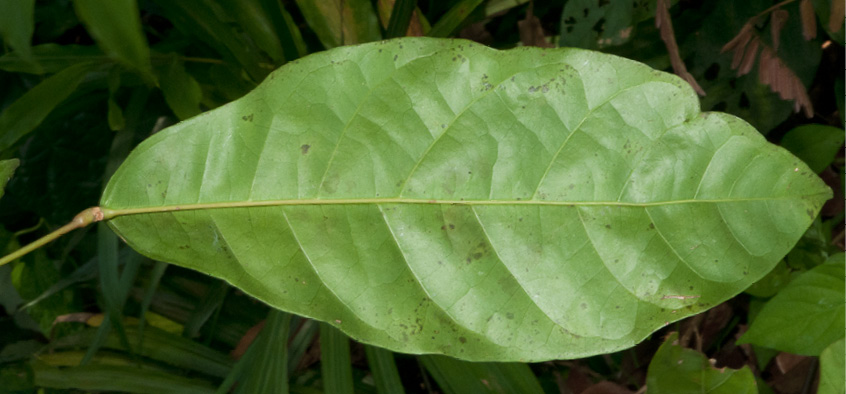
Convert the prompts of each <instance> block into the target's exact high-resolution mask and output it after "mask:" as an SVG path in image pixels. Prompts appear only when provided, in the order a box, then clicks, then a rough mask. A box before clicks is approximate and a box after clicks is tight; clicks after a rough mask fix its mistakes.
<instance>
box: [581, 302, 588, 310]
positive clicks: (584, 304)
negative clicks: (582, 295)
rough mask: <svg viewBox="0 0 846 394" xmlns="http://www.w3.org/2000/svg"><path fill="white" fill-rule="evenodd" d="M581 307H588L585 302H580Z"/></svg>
mask: <svg viewBox="0 0 846 394" xmlns="http://www.w3.org/2000/svg"><path fill="white" fill-rule="evenodd" d="M579 307H581V308H582V309H587V304H586V303H584V302H583V303H581V304H579Z"/></svg>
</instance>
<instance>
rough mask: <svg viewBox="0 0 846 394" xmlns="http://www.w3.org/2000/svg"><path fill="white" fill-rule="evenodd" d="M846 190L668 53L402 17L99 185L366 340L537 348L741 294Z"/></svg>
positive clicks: (130, 218)
mask: <svg viewBox="0 0 846 394" xmlns="http://www.w3.org/2000/svg"><path fill="white" fill-rule="evenodd" d="M829 197H830V190H829V189H828V188H827V187H826V186H825V185H824V184H823V183H822V181H821V180H819V179H818V178H817V177H816V175H814V174H813V173H812V172H811V171H809V170H808V168H807V166H805V165H804V164H803V163H801V162H800V161H799V160H798V159H796V158H795V157H793V156H792V155H791V154H789V153H788V152H787V151H785V150H783V149H781V148H779V147H777V146H774V145H771V144H769V143H767V142H766V141H765V139H764V138H763V137H762V136H761V135H760V134H759V133H758V132H757V131H756V130H755V129H753V128H752V127H751V126H749V125H748V124H747V123H745V122H743V121H742V120H740V119H737V118H734V117H732V116H729V115H726V114H722V113H700V112H699V104H698V101H697V98H696V96H695V94H694V93H693V92H692V91H691V89H690V87H689V86H688V85H687V84H686V83H685V82H684V81H682V80H680V79H679V78H677V77H675V76H673V75H671V74H667V73H663V72H658V71H655V70H652V69H650V68H648V67H647V66H645V65H642V64H639V63H636V62H633V61H630V60H626V59H623V58H619V57H615V56H611V55H605V54H601V53H597V52H591V51H585V50H578V49H552V50H544V49H539V48H517V49H513V50H508V51H498V50H493V49H490V48H486V47H483V46H479V45H476V44H473V43H471V42H468V41H461V40H439V39H426V38H405V39H398V40H392V41H385V42H379V43H371V44H365V45H360V46H354V47H342V48H337V49H334V50H330V51H327V52H323V53H319V54H316V55H312V56H309V57H307V58H303V59H301V60H299V61H295V62H292V63H289V64H288V65H286V66H284V67H282V68H281V69H279V70H277V71H276V72H274V73H273V74H271V75H270V76H269V77H268V79H267V80H266V81H265V82H263V83H262V84H261V86H259V87H258V88H257V89H255V90H254V91H253V92H252V93H250V94H248V95H247V96H245V97H243V98H242V99H239V100H237V101H235V102H232V103H230V104H228V105H226V106H224V107H221V108H219V109H216V110H214V111H211V112H208V113H206V114H203V115H200V116H197V117H195V118H192V119H189V120H187V121H185V122H182V123H179V124H177V125H175V126H173V127H171V128H169V129H167V130H164V131H162V132H160V133H158V134H157V135H155V136H153V137H152V138H150V139H149V140H147V141H145V142H144V143H142V144H141V145H140V146H139V147H138V148H137V149H136V150H135V151H134V152H133V153H132V154H131V155H130V157H129V158H128V159H127V160H126V162H125V163H124V164H123V166H122V167H121V168H120V169H119V170H118V171H117V173H116V174H115V176H114V177H113V178H112V179H111V181H110V182H109V184H108V187H107V188H106V191H105V192H104V195H103V199H102V201H101V205H102V207H103V208H104V211H105V212H107V217H114V219H112V220H110V222H109V223H110V225H111V226H112V228H113V229H114V230H115V231H116V232H117V233H118V234H120V235H121V236H122V237H123V238H124V239H125V240H126V241H127V242H128V243H129V244H130V245H131V246H132V247H134V248H135V249H137V250H139V251H140V252H141V253H143V254H145V255H147V256H150V257H152V258H154V259H158V260H162V261H167V262H171V263H174V264H178V265H181V266H184V267H188V268H191V269H195V270H198V271H202V272H206V273H208V274H210V275H213V276H216V277H219V278H223V279H225V280H227V281H228V282H230V283H232V284H233V285H235V286H237V287H238V288H240V289H242V290H243V291H245V292H247V293H249V294H251V295H253V296H255V297H257V298H259V299H261V300H263V301H265V302H267V303H268V304H270V305H272V306H274V307H277V308H279V309H283V310H286V311H290V312H294V313H297V314H300V315H304V316H309V317H313V318H316V319H319V320H323V321H326V322H329V323H330V324H333V325H335V326H337V327H338V328H340V329H341V330H343V331H344V332H345V333H347V334H348V335H350V336H352V337H353V338H355V339H357V340H360V341H363V342H367V343H372V344H375V345H378V346H382V347H386V348H389V349H392V350H396V351H401V352H407V353H440V354H446V355H450V356H454V357H458V358H462V359H467V360H498V361H509V360H514V361H535V360H547V359H559V358H575V357H584V356H587V355H592V354H599V353H607V352H611V351H615V350H618V349H622V348H626V347H629V346H632V345H634V344H635V343H637V342H638V341H640V340H642V339H643V338H644V337H646V336H647V335H649V334H650V333H651V332H653V331H654V330H656V329H658V328H660V327H662V326H664V325H666V324H667V323H669V322H672V321H675V320H678V319H681V318H683V317H686V316H689V315H692V314H695V313H699V312H701V311H703V310H706V309H708V308H710V307H712V306H714V305H716V304H718V303H720V302H722V301H724V300H726V299H728V298H730V297H732V296H733V295H735V294H737V293H739V292H740V291H742V290H743V289H744V288H746V287H748V286H749V285H750V284H751V283H753V282H754V281H756V280H757V279H759V278H761V277H762V276H763V275H764V274H766V273H767V272H768V271H769V270H770V269H772V268H773V267H774V266H775V264H776V263H777V262H778V261H779V259H780V258H781V257H783V256H784V255H785V254H786V253H787V252H788V251H789V250H790V248H791V247H792V245H793V244H794V243H795V242H796V240H797V239H798V238H799V237H800V236H801V235H802V233H803V232H804V230H805V228H806V227H807V226H808V225H809V224H810V223H811V220H812V219H813V218H814V217H815V216H816V214H817V212H818V211H819V209H820V206H821V205H822V204H823V202H824V201H825V200H827V199H828V198H829Z"/></svg>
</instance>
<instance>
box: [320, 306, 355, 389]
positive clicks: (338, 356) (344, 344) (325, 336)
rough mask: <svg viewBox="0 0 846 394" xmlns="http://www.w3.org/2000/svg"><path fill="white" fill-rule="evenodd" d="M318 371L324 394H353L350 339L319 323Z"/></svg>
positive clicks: (336, 330)
mask: <svg viewBox="0 0 846 394" xmlns="http://www.w3.org/2000/svg"><path fill="white" fill-rule="evenodd" d="M320 370H321V372H322V373H323V390H324V391H325V392H327V393H337V394H352V393H353V391H354V390H353V379H352V364H350V339H349V338H348V337H347V336H346V335H344V333H342V332H341V331H339V330H338V329H337V328H335V327H332V326H330V325H328V324H326V323H320Z"/></svg>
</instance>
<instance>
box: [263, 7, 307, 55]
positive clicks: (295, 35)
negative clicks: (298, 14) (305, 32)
mask: <svg viewBox="0 0 846 394" xmlns="http://www.w3.org/2000/svg"><path fill="white" fill-rule="evenodd" d="M260 1H261V4H262V6H263V7H264V10H265V12H266V13H267V14H268V15H269V16H270V19H271V21H273V26H274V27H275V28H276V32H277V34H278V35H279V43H280V44H281V45H282V51H283V53H284V54H285V61H289V62H290V61H292V60H296V59H298V58H300V57H302V56H305V54H306V53H308V49H307V48H306V44H305V41H303V36H302V33H300V29H299V28H298V27H297V24H296V23H295V22H294V18H293V17H291V14H290V13H288V11H287V10H285V5H284V4H282V1H281V0H260Z"/></svg>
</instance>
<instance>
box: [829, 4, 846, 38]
mask: <svg viewBox="0 0 846 394" xmlns="http://www.w3.org/2000/svg"><path fill="white" fill-rule="evenodd" d="M844 14H846V1H843V0H832V2H831V12H830V13H829V14H828V30H829V31H830V32H832V33H837V32H838V31H840V29H841V28H842V27H843V19H844V18H846V15H844Z"/></svg>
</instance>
